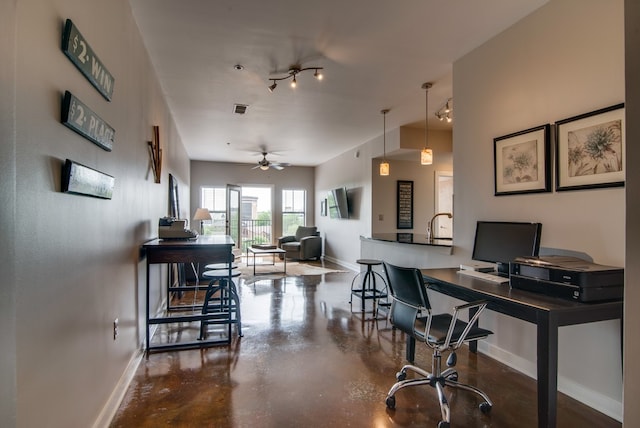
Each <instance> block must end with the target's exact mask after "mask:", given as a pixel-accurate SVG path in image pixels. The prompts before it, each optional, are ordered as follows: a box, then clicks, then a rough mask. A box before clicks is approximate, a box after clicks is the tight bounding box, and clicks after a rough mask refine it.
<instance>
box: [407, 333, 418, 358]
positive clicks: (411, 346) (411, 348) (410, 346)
mask: <svg viewBox="0 0 640 428" xmlns="http://www.w3.org/2000/svg"><path fill="white" fill-rule="evenodd" d="M415 355H416V339H415V338H414V337H413V336H409V335H407V349H406V351H405V357H406V359H407V361H409V362H410V363H413V361H414V359H415Z"/></svg>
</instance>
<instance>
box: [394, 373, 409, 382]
mask: <svg viewBox="0 0 640 428" xmlns="http://www.w3.org/2000/svg"><path fill="white" fill-rule="evenodd" d="M406 378H407V373H406V372H398V373H396V379H398V382H400V381H403V380H405V379H406Z"/></svg>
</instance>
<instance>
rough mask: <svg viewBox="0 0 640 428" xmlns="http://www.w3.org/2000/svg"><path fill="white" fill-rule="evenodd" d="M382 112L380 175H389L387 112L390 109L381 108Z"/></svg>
mask: <svg viewBox="0 0 640 428" xmlns="http://www.w3.org/2000/svg"><path fill="white" fill-rule="evenodd" d="M380 113H382V162H380V175H382V176H387V175H389V162H387V113H389V109H388V108H387V109H384V110H380Z"/></svg>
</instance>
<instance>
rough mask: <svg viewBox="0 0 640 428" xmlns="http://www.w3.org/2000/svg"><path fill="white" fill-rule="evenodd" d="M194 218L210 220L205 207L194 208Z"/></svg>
mask: <svg viewBox="0 0 640 428" xmlns="http://www.w3.org/2000/svg"><path fill="white" fill-rule="evenodd" d="M193 219H194V220H211V214H210V213H209V210H208V209H206V208H198V209H196V213H195V214H194V215H193Z"/></svg>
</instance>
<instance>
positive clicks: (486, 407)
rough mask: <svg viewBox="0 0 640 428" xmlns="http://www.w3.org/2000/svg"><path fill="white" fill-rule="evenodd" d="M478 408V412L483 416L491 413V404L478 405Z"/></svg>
mask: <svg viewBox="0 0 640 428" xmlns="http://www.w3.org/2000/svg"><path fill="white" fill-rule="evenodd" d="M478 407H480V411H481V412H482V413H484V414H485V415H486V414H487V413H489V412H490V411H491V404H489V403H487V402H486V401H485V402H483V403H480V405H479V406H478Z"/></svg>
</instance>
